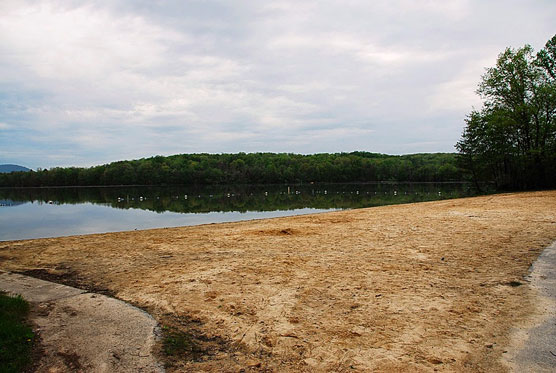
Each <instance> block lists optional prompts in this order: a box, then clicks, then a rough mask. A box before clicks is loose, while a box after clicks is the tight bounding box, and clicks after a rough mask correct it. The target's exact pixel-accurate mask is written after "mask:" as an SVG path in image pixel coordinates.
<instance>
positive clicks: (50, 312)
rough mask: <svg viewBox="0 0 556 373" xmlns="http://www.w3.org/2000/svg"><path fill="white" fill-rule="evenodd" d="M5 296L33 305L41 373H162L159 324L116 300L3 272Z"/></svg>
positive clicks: (0, 287)
mask: <svg viewBox="0 0 556 373" xmlns="http://www.w3.org/2000/svg"><path fill="white" fill-rule="evenodd" d="M0 290H3V291H6V292H8V293H13V294H21V296H22V297H23V298H24V299H26V300H27V301H29V302H30V303H32V304H33V307H32V311H31V315H30V316H31V319H32V321H33V322H34V323H35V324H36V325H37V327H38V333H39V335H40V338H41V345H42V347H43V349H44V351H43V356H42V358H41V360H40V362H39V363H38V367H37V370H36V371H37V372H75V371H94V372H163V371H164V369H163V368H162V367H161V365H160V364H159V363H158V362H157V361H156V359H155V358H154V357H153V355H152V349H153V346H154V344H155V342H156V339H157V336H156V335H157V334H156V331H157V324H156V321H155V320H154V319H153V318H152V317H151V316H150V315H148V314H147V313H145V312H143V311H142V310H140V309H138V308H135V307H133V306H130V305H129V304H127V303H125V302H122V301H119V300H117V299H113V298H109V297H107V296H104V295H100V294H94V293H87V292H86V291H84V290H80V289H76V288H72V287H69V286H65V285H60V284H55V283H52V282H48V281H44V280H39V279H36V278H32V277H27V276H22V275H19V274H15V273H9V272H2V271H0Z"/></svg>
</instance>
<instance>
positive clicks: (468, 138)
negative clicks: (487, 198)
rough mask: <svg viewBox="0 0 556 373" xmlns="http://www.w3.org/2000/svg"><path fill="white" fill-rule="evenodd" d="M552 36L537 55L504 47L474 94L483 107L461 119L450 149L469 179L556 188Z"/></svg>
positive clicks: (555, 78) (528, 48)
mask: <svg viewBox="0 0 556 373" xmlns="http://www.w3.org/2000/svg"><path fill="white" fill-rule="evenodd" d="M555 61H556V35H555V36H554V37H552V38H551V39H550V40H549V41H548V42H547V43H546V45H545V47H544V48H543V49H542V50H540V51H539V52H538V53H536V54H535V53H534V51H533V48H532V47H531V46H529V45H525V46H524V47H522V48H519V49H516V50H514V49H512V48H507V49H506V50H505V51H504V52H503V53H501V54H500V55H499V56H498V59H497V61H496V66H495V67H491V68H489V69H487V71H486V73H485V74H484V75H483V77H482V81H481V83H480V84H479V88H478V90H477V93H478V94H480V95H481V97H482V98H483V99H484V104H483V107H482V108H481V109H480V110H478V111H473V112H472V113H471V114H470V115H469V116H468V117H467V119H466V127H465V130H464V132H463V135H462V138H461V140H460V141H459V142H458V143H457V145H456V147H457V149H458V151H459V152H460V155H461V160H462V165H463V166H464V167H465V168H466V169H467V170H468V171H469V172H470V173H471V174H472V175H473V178H474V179H475V180H492V181H495V182H496V184H497V185H498V186H499V187H506V188H514V189H528V188H543V187H551V186H555V185H556V175H555V173H554V171H555V166H554V163H555V161H556V116H555V114H556V70H555Z"/></svg>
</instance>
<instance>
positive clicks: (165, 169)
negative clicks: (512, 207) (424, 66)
mask: <svg viewBox="0 0 556 373" xmlns="http://www.w3.org/2000/svg"><path fill="white" fill-rule="evenodd" d="M464 178H465V176H464V172H463V170H462V169H461V168H460V167H459V166H458V155H457V154H455V153H433V154H411V155H400V156H396V155H385V154H378V153H368V152H352V153H334V154H328V153H323V154H311V155H302V154H291V153H237V154H179V155H172V156H167V157H164V156H155V157H151V158H143V159H138V160H130V161H119V162H113V163H109V164H106V165H101V166H94V167H89V168H78V167H65V168H61V167H60V168H58V167H57V168H51V169H47V170H37V171H29V172H12V173H6V174H0V186H3V187H45V186H96V185H207V184H281V183H310V182H323V183H339V182H376V181H398V182H402V181H403V182H447V181H463V180H464Z"/></svg>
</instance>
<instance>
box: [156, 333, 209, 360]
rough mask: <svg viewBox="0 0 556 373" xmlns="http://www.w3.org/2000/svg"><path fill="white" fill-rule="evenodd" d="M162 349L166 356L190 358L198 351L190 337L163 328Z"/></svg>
mask: <svg viewBox="0 0 556 373" xmlns="http://www.w3.org/2000/svg"><path fill="white" fill-rule="evenodd" d="M162 330H163V331H164V338H163V343H162V345H163V349H164V353H165V354H166V355H168V356H191V355H196V354H198V353H199V352H201V351H200V349H199V347H198V346H197V345H196V344H195V342H193V341H192V340H191V337H190V336H189V335H187V333H184V332H182V331H180V330H177V329H174V328H169V327H167V326H164V327H163V328H162Z"/></svg>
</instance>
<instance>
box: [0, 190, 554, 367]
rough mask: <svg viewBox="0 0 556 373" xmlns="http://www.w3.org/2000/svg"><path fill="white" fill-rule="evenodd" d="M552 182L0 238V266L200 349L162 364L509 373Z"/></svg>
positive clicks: (550, 231) (549, 228)
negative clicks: (214, 220) (112, 305)
mask: <svg viewBox="0 0 556 373" xmlns="http://www.w3.org/2000/svg"><path fill="white" fill-rule="evenodd" d="M554 240H556V191H549V192H534V193H520V194H501V195H493V196H485V197H477V198H467V199H457V200H445V201H438V202H425V203H417V204H408V205H397V206H384V207H375V208H369V209H358V210H349V211H338V212H331V213H323V214H316V215H305V216H295V217H288V218H277V219H268V220H256V221H247V222H237V223H226V224H212V225H203V226H195V227H183V228H169V229H153V230H146V231H132V232H121V233H107V234H96V235H86V236H73V237H62V238H53V239H39V240H26V241H11V242H8V241H6V242H0V269H4V270H9V271H25V270H35V273H42V274H45V273H49V274H51V275H53V276H57V277H58V278H59V279H61V280H63V279H66V280H68V281H73V282H74V283H79V284H81V285H82V286H83V287H90V288H94V289H104V290H105V291H106V292H109V293H111V294H113V295H114V296H116V297H117V298H119V299H122V300H124V301H128V302H130V303H132V304H134V305H137V306H139V307H141V308H143V309H145V310H147V311H148V312H150V313H151V314H152V315H153V316H154V317H155V318H156V319H157V320H158V321H159V322H160V323H161V324H163V325H167V324H168V325H171V326H172V327H177V328H180V329H182V330H183V331H186V332H188V333H190V334H191V338H192V339H193V340H194V341H195V342H196V343H197V347H196V348H195V349H194V351H193V352H192V353H191V354H189V355H187V356H184V358H183V359H173V361H172V364H173V365H172V366H171V367H170V368H169V370H185V371H240V370H241V369H244V370H246V371H250V370H251V371H286V372H287V371H291V372H294V371H315V370H319V371H332V370H333V371H357V370H359V371H369V370H377V371H378V370H380V371H432V370H446V371H454V370H456V371H506V370H507V369H508V366H507V365H505V363H504V359H503V356H504V354H505V353H507V350H508V346H509V345H510V344H511V338H510V337H511V334H512V333H511V331H512V328H513V327H514V326H516V325H519V324H520V323H523V322H525V321H527V320H531V319H534V318H535V317H540V314H541V313H542V310H541V309H539V307H537V305H536V302H535V300H536V299H537V298H536V297H537V294H536V290H535V289H534V288H532V287H530V286H529V285H528V283H527V279H526V275H527V271H528V269H529V267H530V265H531V264H532V263H533V261H534V260H535V259H536V258H537V257H538V255H539V254H540V252H541V251H542V249H543V248H544V247H546V246H548V245H549V244H550V243H551V242H553V241H554Z"/></svg>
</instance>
